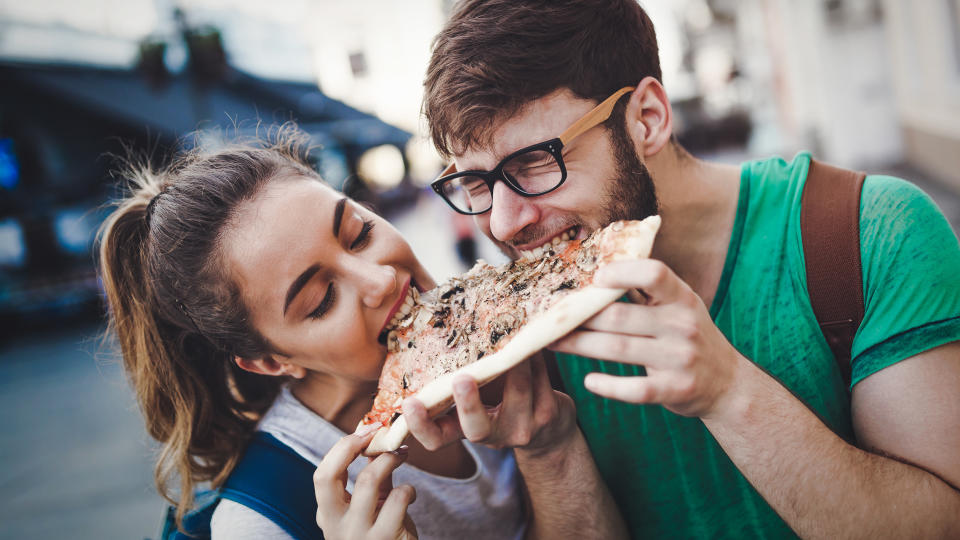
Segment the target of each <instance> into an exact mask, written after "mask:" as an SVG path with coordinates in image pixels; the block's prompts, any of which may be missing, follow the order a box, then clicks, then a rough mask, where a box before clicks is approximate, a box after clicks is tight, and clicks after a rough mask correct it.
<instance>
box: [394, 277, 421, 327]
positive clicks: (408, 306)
mask: <svg viewBox="0 0 960 540" xmlns="http://www.w3.org/2000/svg"><path fill="white" fill-rule="evenodd" d="M419 297H420V293H419V292H417V288H416V287H414V286H413V285H412V284H411V286H410V288H409V289H408V290H407V297H406V298H404V299H403V304H401V306H400V309H398V310H397V312H396V313H394V314H393V317H391V318H390V322H389V323H387V328H386V329H387V330H390V329H392V328H393V327H394V326H396V325H397V324H399V323H400V321H402V320H403V319H404V317H406V316H407V315H409V314H410V311H411V310H412V309H413V305H414V304H415V303H416V300H417V298H419Z"/></svg>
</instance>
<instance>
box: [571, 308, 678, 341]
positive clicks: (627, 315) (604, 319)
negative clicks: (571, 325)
mask: <svg viewBox="0 0 960 540" xmlns="http://www.w3.org/2000/svg"><path fill="white" fill-rule="evenodd" d="M664 311H665V306H642V305H637V304H628V303H626V302H614V303H612V304H610V305H609V306H607V307H605V308H603V309H602V310H600V313H597V314H596V315H594V316H593V317H591V318H590V319H588V320H587V322H585V323H583V324H582V325H580V328H581V329H586V330H595V331H598V332H615V333H617V334H627V335H633V336H648V337H653V336H656V335H658V334H659V333H660V332H661V330H662V329H663V328H664V321H665V320H666V319H667V318H668V317H669V315H670V314H669V313H664Z"/></svg>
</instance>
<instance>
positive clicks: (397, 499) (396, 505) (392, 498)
mask: <svg viewBox="0 0 960 540" xmlns="http://www.w3.org/2000/svg"><path fill="white" fill-rule="evenodd" d="M415 500H417V491H416V490H415V489H414V488H413V486H411V485H410V484H403V485H401V486H397V487H395V488H393V490H391V491H390V494H389V495H387V500H386V501H385V502H384V503H383V507H382V508H380V515H378V516H377V521H376V522H375V523H374V525H373V528H372V529H371V530H370V532H371V533H374V534H373V536H374V537H375V538H404V536H402V535H401V534H399V533H400V531H402V530H403V529H404V517H406V514H407V507H408V506H410V505H411V504H413V501H415ZM406 532H408V533H414V534H415V533H416V531H415V530H413V531H406Z"/></svg>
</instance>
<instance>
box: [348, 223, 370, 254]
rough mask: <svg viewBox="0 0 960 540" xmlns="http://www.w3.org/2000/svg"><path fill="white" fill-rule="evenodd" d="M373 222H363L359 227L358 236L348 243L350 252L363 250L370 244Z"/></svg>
mask: <svg viewBox="0 0 960 540" xmlns="http://www.w3.org/2000/svg"><path fill="white" fill-rule="evenodd" d="M373 225H374V223H373V221H371V220H366V219H365V220H363V226H362V227H360V234H358V235H357V237H356V238H354V240H353V242H351V243H350V251H354V250H358V249H363V248H365V247H366V246H367V244H369V243H370V233H371V232H372V231H373Z"/></svg>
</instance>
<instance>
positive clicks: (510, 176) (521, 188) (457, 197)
mask: <svg viewBox="0 0 960 540" xmlns="http://www.w3.org/2000/svg"><path fill="white" fill-rule="evenodd" d="M632 90H633V87H632V86H627V87H625V88H621V89H620V90H617V91H616V92H615V93H614V94H613V95H612V96H610V97H608V98H607V99H605V100H603V102H602V103H600V104H599V105H597V106H596V107H594V108H593V109H592V110H591V111H590V112H588V113H587V114H585V115H583V116H582V117H581V118H580V119H579V120H577V121H576V122H574V123H573V125H571V126H570V127H569V128H567V130H566V131H564V132H563V133H561V134H560V136H559V137H557V138H556V139H551V140H549V141H544V142H542V143H537V144H534V145H531V146H528V147H526V148H521V149H520V150H517V151H516V152H513V153H512V154H510V155H509V156H507V157H505V158H503V160H502V161H500V163H499V164H498V165H497V166H496V167H495V168H494V169H493V170H492V171H459V172H458V171H457V167H456V165H455V164H453V163H451V164H450V166H449V167H447V168H446V170H444V171H443V173H441V174H440V177H439V178H437V179H436V180H434V181H433V183H432V184H430V187H432V188H433V190H434V191H436V192H437V194H438V195H440V196H441V197H443V200H445V201H447V204H449V205H450V207H451V208H453V209H454V210H456V211H457V212H460V213H461V214H467V215H476V214H482V213H484V212H487V211H489V210H490V208H492V207H493V185H494V184H495V183H496V182H497V181H498V180H499V181H502V182H504V183H505V184H507V187H509V188H510V189H512V190H513V191H514V192H516V193H518V194H520V195H522V196H524V197H536V196H537V195H543V194H545V193H550V192H551V191H553V190H555V189H557V188H558V187H560V185H561V184H563V182H564V181H565V180H566V179H567V168H566V166H565V165H564V164H563V153H562V150H563V147H564V145H566V144H569V143H570V141H572V140H573V139H575V138H577V137H578V136H580V135H581V134H583V133H584V132H586V131H587V130H589V129H591V128H593V127H594V126H596V125H598V124H600V123H601V122H603V121H605V120H606V119H607V118H610V114H611V113H612V112H613V107H614V105H616V104H617V101H619V99H620V98H621V97H623V96H624V95H625V94H627V93H628V92H630V91H632Z"/></svg>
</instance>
